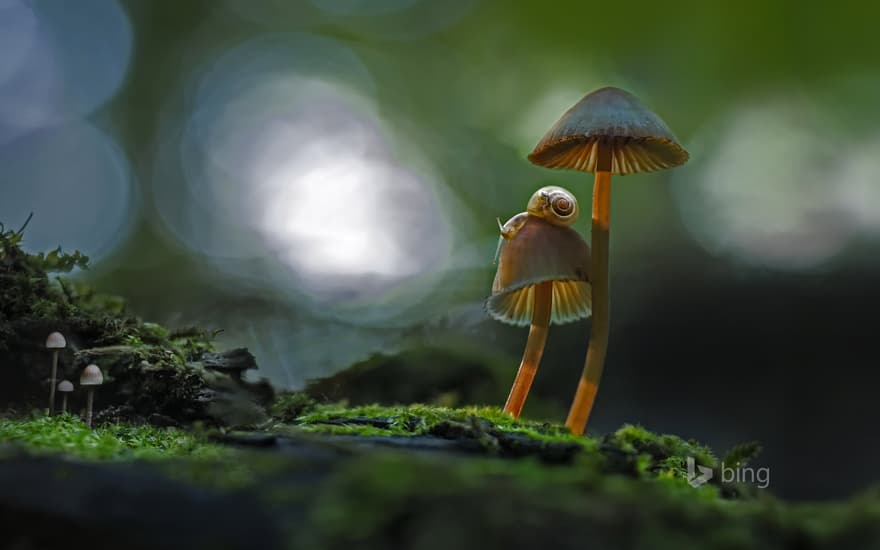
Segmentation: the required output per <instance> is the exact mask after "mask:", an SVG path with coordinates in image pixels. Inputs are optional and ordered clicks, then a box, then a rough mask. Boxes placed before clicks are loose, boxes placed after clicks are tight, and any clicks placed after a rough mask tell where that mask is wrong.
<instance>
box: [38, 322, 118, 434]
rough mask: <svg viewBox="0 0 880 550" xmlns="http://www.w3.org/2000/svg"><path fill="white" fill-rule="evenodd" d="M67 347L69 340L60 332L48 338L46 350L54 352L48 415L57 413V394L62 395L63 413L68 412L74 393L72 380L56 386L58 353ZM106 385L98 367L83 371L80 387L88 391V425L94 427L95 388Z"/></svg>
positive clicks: (63, 381) (90, 366)
mask: <svg viewBox="0 0 880 550" xmlns="http://www.w3.org/2000/svg"><path fill="white" fill-rule="evenodd" d="M66 347H67V340H66V339H65V338H64V335H62V334H61V333H60V332H53V333H52V334H50V335H49V336H48V338H46V349H48V350H50V351H52V373H51V376H50V379H49V408H48V409H47V414H49V415H52V414H54V412H55V392H56V391H57V392H59V393H61V395H62V401H61V412H62V413H66V412H67V396H68V395H69V394H70V393H72V392H73V390H74V387H73V383H72V382H71V381H70V380H62V381H61V382H58V383H57V384H56V382H55V381H56V379H57V378H58V353H59V352H60V351H61V350H63V349H64V348H66ZM103 383H104V374H103V373H102V372H101V369H100V368H99V367H98V365H89V366H87V367H86V368H85V369H83V372H82V375H81V376H80V378H79V385H80V386H83V387H85V388H86V389H87V390H88V394H87V398H86V424H88V426H89V427H91V426H92V412H93V408H94V399H95V395H94V394H95V386H99V385H101V384H103Z"/></svg>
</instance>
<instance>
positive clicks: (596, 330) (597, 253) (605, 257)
mask: <svg viewBox="0 0 880 550" xmlns="http://www.w3.org/2000/svg"><path fill="white" fill-rule="evenodd" d="M598 164H599V165H598V166H597V168H596V175H595V178H594V179H595V181H594V183H593V220H592V229H591V234H590V237H591V242H592V245H593V250H592V252H593V256H592V258H593V272H592V273H591V282H592V285H593V286H592V288H593V326H592V328H591V329H590V343H589V344H588V347H587V358H586V361H584V371H583V373H582V374H581V377H580V380H578V386H577V390H576V391H575V394H574V401H573V402H572V404H571V409H569V412H568V418H567V419H566V420H565V425H566V427H568V429H570V430H571V431H572V433H575V434H578V435H580V434H582V433H584V430H585V429H586V427H587V420H588V419H589V418H590V412H591V411H592V410H593V403H594V402H595V401H596V394H597V393H599V381H600V380H601V378H602V369H603V368H604V366H605V355H606V354H607V353H608V333H609V332H610V326H609V325H610V320H611V292H610V288H609V282H608V281H609V272H610V258H609V253H608V249H609V240H610V233H609V229H610V227H611V148H610V147H607V146H605V147H603V146H602V145H601V144H600V145H599V163H598Z"/></svg>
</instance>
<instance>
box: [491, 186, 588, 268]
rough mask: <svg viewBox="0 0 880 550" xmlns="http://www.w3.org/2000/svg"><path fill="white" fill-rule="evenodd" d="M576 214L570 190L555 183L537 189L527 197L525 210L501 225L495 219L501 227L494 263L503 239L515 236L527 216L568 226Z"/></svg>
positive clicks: (576, 208) (574, 201)
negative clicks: (527, 201)
mask: <svg viewBox="0 0 880 550" xmlns="http://www.w3.org/2000/svg"><path fill="white" fill-rule="evenodd" d="M578 214H579V212H578V203H577V199H576V198H575V197H574V195H572V194H571V192H570V191H568V190H566V189H563V188H562V187H556V186H555V185H550V186H547V187H542V188H540V189H538V190H537V191H535V192H534V194H532V197H531V198H530V199H529V203H528V205H526V211H525V212H520V213H519V214H517V215H516V216H514V217H512V218H510V219H509V220H507V223H505V224H504V225H501V220H497V221H498V227H499V229H501V237H500V238H499V239H498V247H497V248H496V249H495V263H497V262H498V256H499V255H500V254H501V246H502V245H503V244H504V241H509V240H510V239H512V238H513V237H514V236H516V233H517V232H518V231H519V230H520V228H521V227H522V226H523V225H524V224H525V223H526V220H527V219H528V218H529V216H535V217H537V218H541V219H544V220H547V221H548V222H550V223H552V224H553V225H559V226H562V227H568V226H570V225H571V224H573V223H574V222H576V221H577V218H578ZM496 219H497V218H496Z"/></svg>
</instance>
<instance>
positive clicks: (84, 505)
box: [0, 225, 880, 550]
mask: <svg viewBox="0 0 880 550" xmlns="http://www.w3.org/2000/svg"><path fill="white" fill-rule="evenodd" d="M21 238H22V230H21V229H20V230H18V231H12V230H7V229H6V228H4V227H3V226H2V225H0V376H2V380H3V383H2V384H0V533H2V535H0V541H2V546H3V547H7V548H16V549H47V548H76V547H88V548H90V549H92V550H95V549H103V548H107V549H114V550H115V549H119V548H127V549H141V548H170V549H175V548H180V549H184V548H185V549H201V548H211V549H219V548H223V549H237V548H267V549H273V548H303V549H327V550H332V549H337V548H338V549H340V550H341V549H345V550H351V549H352V548H357V549H373V548H375V549H386V548H389V549H396V548H399V549H406V550H433V549H437V550H449V549H457V550H467V549H470V548H474V549H476V548H480V549H484V548H504V549H505V550H517V549H529V550H534V549H536V548H545V547H551V548H560V549H567V548H572V549H574V548H578V549H580V548H591V549H652V550H653V549H666V548H668V549H681V548H708V549H735V548H767V549H771V548H772V549H791V550H801V549H807V550H811V549H829V550H830V549H835V550H836V549H863V548H864V549H880V488H875V489H870V490H866V491H865V492H864V493H863V494H861V495H858V496H856V497H854V498H852V499H850V500H848V501H844V502H836V503H821V504H803V503H799V504H794V503H787V502H783V501H780V500H778V499H777V498H775V497H773V496H772V495H771V494H770V493H768V492H766V491H763V490H760V489H758V488H756V487H754V486H749V485H742V484H726V483H722V482H721V478H722V476H720V475H719V473H720V472H719V467H720V466H721V464H722V463H723V464H726V465H732V464H737V465H744V464H746V463H747V462H748V460H749V459H750V458H752V457H753V456H754V455H755V454H756V453H757V452H758V450H759V449H758V447H757V445H754V444H745V445H741V446H738V447H735V448H734V449H731V450H729V451H728V452H726V453H725V454H724V455H722V456H721V457H720V458H719V456H716V455H715V454H714V453H713V452H711V451H710V450H709V449H707V448H705V447H703V446H701V445H699V444H698V443H696V442H693V441H686V440H683V439H681V438H679V437H676V436H673V435H657V434H653V433H650V432H648V431H646V430H644V429H642V428H641V427H638V426H623V427H621V428H620V429H619V430H617V431H616V432H614V433H611V434H608V435H606V436H602V437H589V436H574V435H572V434H570V433H569V432H568V431H567V430H566V429H565V428H564V427H563V426H560V425H556V424H551V423H543V422H535V421H529V420H520V419H513V418H511V417H510V416H508V415H506V414H504V413H503V412H502V411H500V410H499V409H496V408H491V407H469V408H468V407H466V408H446V407H439V406H432V405H424V404H412V405H401V406H380V405H364V406H347V405H346V404H345V403H344V402H341V403H332V402H331V403H327V402H322V403H319V402H316V401H315V400H314V399H313V397H314V396H315V395H319V396H327V395H328V394H330V393H332V392H341V394H334V397H333V399H352V398H353V395H354V392H353V388H356V387H362V386H364V384H363V379H364V376H367V375H369V379H370V380H372V381H373V384H372V386H370V387H369V390H370V391H369V392H367V395H369V396H371V397H370V398H369V400H372V399H373V397H372V395H374V393H373V392H375V391H378V390H379V389H381V387H382V386H383V385H384V382H383V380H386V379H385V378H382V377H380V376H378V375H377V374H379V371H381V370H382V369H383V368H385V370H384V372H385V374H386V376H391V377H392V378H394V379H396V380H397V381H400V380H405V381H406V382H407V383H406V384H403V385H401V384H397V388H398V390H399V389H400V388H401V387H403V389H406V390H409V387H410V386H413V385H415V381H416V380H420V379H422V378H424V375H425V373H426V372H427V371H426V370H425V365H432V364H433V365H434V370H435V371H442V372H449V371H452V370H454V368H446V367H448V366H450V360H449V359H448V358H444V357H443V356H441V355H436V354H433V353H431V354H428V355H426V356H424V357H420V358H416V359H418V361H417V362H418V365H417V367H413V368H417V370H418V372H414V373H412V372H411V373H409V375H407V374H405V373H404V374H401V370H400V369H402V368H404V367H405V364H409V363H408V361H409V359H412V358H409V359H407V361H403V362H401V361H396V362H395V361H392V362H390V363H388V364H387V365H386V367H382V365H381V361H380V362H379V363H375V362H367V363H365V364H362V365H359V366H356V367H353V368H352V369H349V371H347V372H343V373H341V375H339V376H337V377H334V378H333V379H332V380H331V379H327V380H325V381H323V382H322V381H319V382H318V384H317V385H316V386H315V388H316V390H317V391H316V393H314V394H311V396H310V395H307V394H305V393H286V392H281V393H279V392H276V391H275V389H274V388H272V387H271V385H269V384H268V383H266V382H265V381H261V382H248V381H246V377H245V376H243V374H244V373H245V371H249V370H253V369H255V368H256V367H257V364H256V360H255V358H254V357H253V356H252V355H251V354H250V353H248V352H247V350H243V349H238V350H227V351H217V350H215V349H214V348H215V346H214V342H213V335H212V334H211V333H209V332H207V331H204V330H201V329H198V328H184V329H178V330H169V329H167V328H165V327H162V326H160V325H156V324H153V323H146V322H143V321H142V320H140V319H138V318H136V317H133V316H131V315H128V314H127V313H126V311H125V303H124V301H122V300H120V299H118V298H113V297H107V296H103V295H100V294H98V293H96V292H94V291H93V290H92V289H89V288H88V287H87V286H85V285H83V284H81V283H78V282H77V281H75V280H69V279H63V278H55V279H54V280H53V279H50V277H49V275H48V274H49V273H58V272H61V273H63V272H66V271H69V270H71V269H77V268H83V267H85V266H86V265H87V260H88V259H87V258H85V257H84V256H82V255H81V254H79V253H72V254H65V253H63V252H62V251H60V250H57V251H53V252H50V253H48V254H29V253H26V252H24V251H23V250H22V249H21V248H20V242H21ZM55 331H58V332H61V333H62V334H63V335H64V336H65V337H66V339H67V343H68V345H67V347H66V348H64V349H61V350H59V351H58V356H57V359H58V378H57V379H58V380H62V379H69V380H74V381H76V380H79V373H81V372H82V370H83V369H84V368H85V366H86V365H90V364H96V365H97V366H98V367H99V368H100V369H101V371H102V372H103V376H104V383H103V385H102V386H100V387H99V388H98V389H97V395H98V398H97V399H98V402H99V403H100V407H99V409H98V410H96V412H95V427H94V429H92V428H89V427H88V426H86V424H85V423H84V422H83V421H82V420H81V412H82V410H83V408H84V403H85V392H83V391H82V389H83V388H79V389H78V390H79V391H76V392H74V393H71V394H70V395H69V397H70V403H69V404H70V407H69V410H70V411H72V412H74V413H75V414H58V415H54V416H47V415H46V412H45V407H46V397H47V394H48V391H47V390H48V388H49V387H50V384H51V382H50V380H51V375H50V364H51V362H52V361H51V359H50V357H51V356H52V352H51V350H47V349H45V343H46V338H47V335H48V334H49V333H50V332H55ZM479 366H480V365H479V364H478V365H476V366H473V365H470V364H468V365H466V368H460V369H459V370H461V371H466V372H469V373H470V372H475V371H479V368H478V367H479ZM438 367H439V368H438ZM459 367H462V365H459ZM406 368H409V367H406ZM374 369H379V371H377V370H374ZM485 372H488V371H485ZM389 373H390V374H389ZM428 376H430V372H429V373H428ZM481 376H482V375H481ZM487 380H489V378H486V380H484V383H490V382H486V381H487ZM410 381H412V383H410ZM431 385H432V386H434V385H435V384H433V383H432V384H431ZM346 388H348V390H346ZM360 399H364V398H363V396H361V398H360ZM423 400H424V399H423V398H421V397H419V396H414V397H411V398H401V397H400V396H399V395H396V396H395V397H389V398H388V399H387V401H391V402H409V401H423ZM466 400H476V399H475V398H473V396H470V397H467V399H466ZM690 461H692V463H693V466H694V468H697V470H698V471H700V470H699V469H700V467H702V468H703V469H707V470H710V471H711V472H712V473H713V476H712V479H710V480H708V482H706V483H704V484H702V485H699V486H697V487H694V486H692V485H691V483H689V482H688V479H689V477H688V465H689V462H690Z"/></svg>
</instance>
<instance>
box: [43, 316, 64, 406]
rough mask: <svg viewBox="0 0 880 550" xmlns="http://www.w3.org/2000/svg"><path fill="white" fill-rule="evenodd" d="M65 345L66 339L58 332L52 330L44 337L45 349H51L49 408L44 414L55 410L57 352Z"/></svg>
mask: <svg viewBox="0 0 880 550" xmlns="http://www.w3.org/2000/svg"><path fill="white" fill-rule="evenodd" d="M66 347H67V340H65V339H64V335H62V334H61V333H60V332H53V333H52V334H50V335H49V336H48V337H47V338H46V349H48V350H52V376H51V377H50V378H49V409H48V411H47V413H46V414H48V415H52V413H54V412H55V380H56V378H58V352H59V351H61V350H63V349H64V348H66Z"/></svg>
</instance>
